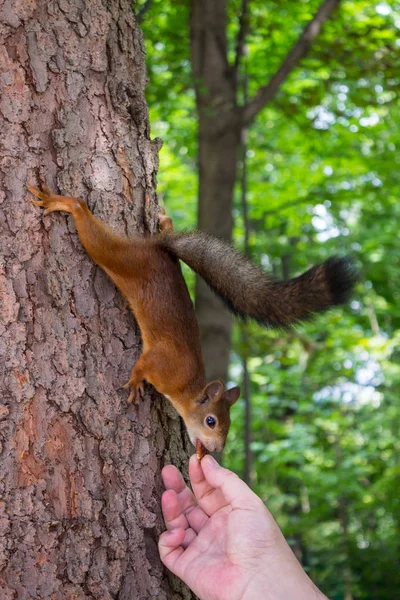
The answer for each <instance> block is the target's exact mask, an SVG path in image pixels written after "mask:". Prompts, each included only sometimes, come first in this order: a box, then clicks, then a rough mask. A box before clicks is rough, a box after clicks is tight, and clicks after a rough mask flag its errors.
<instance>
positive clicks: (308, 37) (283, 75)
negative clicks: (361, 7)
mask: <svg viewBox="0 0 400 600" xmlns="http://www.w3.org/2000/svg"><path fill="white" fill-rule="evenodd" d="M339 3H340V0H324V1H323V2H322V4H321V5H320V7H319V9H318V10H317V12H316V13H315V15H314V17H313V18H312V19H311V21H310V22H309V23H308V25H307V27H306V28H305V29H304V31H303V33H302V34H301V36H300V37H299V39H298V40H297V42H296V43H295V44H294V46H293V47H292V48H291V50H289V52H288V54H287V55H286V57H285V59H284V60H283V62H282V64H281V66H280V67H279V69H278V70H277V71H276V73H275V74H274V75H273V76H272V77H271V79H270V81H269V82H268V83H267V85H264V86H262V87H260V89H259V90H258V92H257V94H256V95H255V96H254V98H253V100H251V101H250V102H249V104H248V105H247V106H245V107H244V109H243V124H244V125H245V126H248V125H249V124H250V123H251V122H252V121H253V120H254V118H255V117H256V116H257V114H258V113H259V112H260V110H261V109H262V108H264V106H266V105H267V104H268V103H269V102H271V100H273V98H274V97H275V95H276V93H277V92H278V90H279V88H280V86H281V85H282V83H283V82H284V81H285V80H286V79H287V77H288V76H289V75H290V73H291V72H292V71H293V69H294V68H295V67H296V66H297V64H298V63H299V62H300V60H301V59H302V58H304V56H306V54H307V52H308V51H309V49H310V47H311V44H312V42H313V40H314V39H315V38H316V37H317V36H318V34H319V32H320V31H321V28H322V26H323V24H324V23H325V21H326V20H327V19H329V17H330V15H331V13H332V12H333V10H334V9H335V8H336V7H337V6H338V4H339Z"/></svg>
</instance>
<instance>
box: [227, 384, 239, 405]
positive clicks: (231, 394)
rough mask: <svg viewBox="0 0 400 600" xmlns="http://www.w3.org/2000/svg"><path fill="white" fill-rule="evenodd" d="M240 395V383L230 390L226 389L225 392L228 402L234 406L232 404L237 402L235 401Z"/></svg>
mask: <svg viewBox="0 0 400 600" xmlns="http://www.w3.org/2000/svg"><path fill="white" fill-rule="evenodd" d="M239 396H240V387H239V386H238V385H236V386H235V387H233V388H231V389H230V390H226V392H225V393H224V398H225V400H226V401H227V402H228V404H229V406H232V404H235V402H236V400H237V399H238V398H239Z"/></svg>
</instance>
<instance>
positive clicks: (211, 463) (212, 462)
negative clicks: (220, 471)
mask: <svg viewBox="0 0 400 600" xmlns="http://www.w3.org/2000/svg"><path fill="white" fill-rule="evenodd" d="M205 460H206V461H207V463H208V465H209V466H210V467H213V468H215V467H218V466H219V465H218V463H217V461H216V460H215V458H214V457H213V456H211V454H206V455H205V457H204V458H203V461H205Z"/></svg>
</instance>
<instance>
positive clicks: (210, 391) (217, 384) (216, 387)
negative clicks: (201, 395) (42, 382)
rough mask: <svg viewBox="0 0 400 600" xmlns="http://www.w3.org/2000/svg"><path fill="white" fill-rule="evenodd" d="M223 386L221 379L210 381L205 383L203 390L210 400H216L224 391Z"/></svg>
mask: <svg viewBox="0 0 400 600" xmlns="http://www.w3.org/2000/svg"><path fill="white" fill-rule="evenodd" d="M224 389H225V386H224V384H223V383H222V382H221V381H219V380H218V381H211V383H209V384H208V385H206V389H205V390H204V392H205V393H206V395H207V396H208V397H209V398H210V400H217V399H218V398H220V397H221V396H222V394H223V393H224Z"/></svg>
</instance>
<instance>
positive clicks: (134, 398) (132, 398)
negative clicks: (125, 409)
mask: <svg viewBox="0 0 400 600" xmlns="http://www.w3.org/2000/svg"><path fill="white" fill-rule="evenodd" d="M122 387H123V388H124V389H129V388H130V390H131V392H130V394H129V396H128V403H129V404H131V403H133V404H140V400H143V397H144V385H143V381H142V382H140V383H138V384H136V385H134V384H133V385H132V384H131V382H130V381H128V382H127V383H125V384H124V385H123V386H122Z"/></svg>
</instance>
